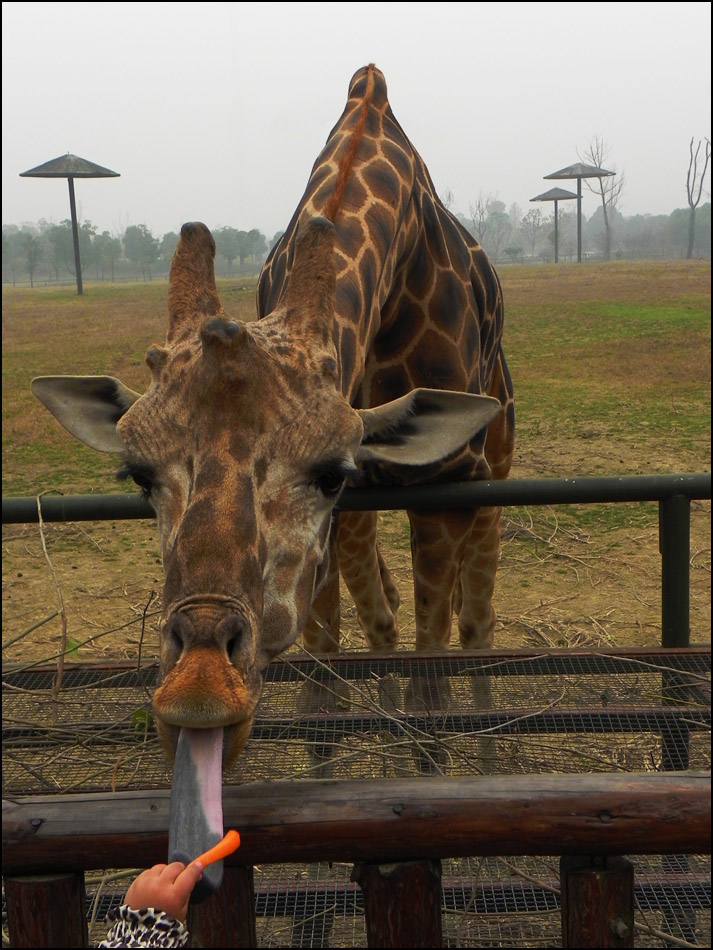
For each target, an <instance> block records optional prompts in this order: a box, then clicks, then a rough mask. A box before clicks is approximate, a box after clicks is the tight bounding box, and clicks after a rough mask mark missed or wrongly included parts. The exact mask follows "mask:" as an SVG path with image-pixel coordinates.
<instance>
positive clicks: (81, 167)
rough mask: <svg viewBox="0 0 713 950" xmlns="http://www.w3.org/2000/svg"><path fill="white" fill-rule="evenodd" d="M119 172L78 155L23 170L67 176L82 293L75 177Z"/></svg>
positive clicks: (110, 175)
mask: <svg viewBox="0 0 713 950" xmlns="http://www.w3.org/2000/svg"><path fill="white" fill-rule="evenodd" d="M118 177H119V172H113V171H112V170H111V169H110V168H104V167H103V166H102V165H96V164H95V163H94V162H90V161H88V160H87V159H86V158H79V156H78V155H70V154H69V152H67V154H66V155H60V157H59V158H52V159H50V161H49V162H45V163H44V165H38V166H37V167H36V168H31V169H30V170H29V171H26V172H21V173H20V178H66V179H67V181H68V182H69V208H70V212H71V215H72V237H73V239H74V267H75V270H76V272H77V293H78V294H82V293H84V290H83V288H82V262H81V260H80V258H79V227H78V226H77V206H76V202H75V200H74V179H75V178H118Z"/></svg>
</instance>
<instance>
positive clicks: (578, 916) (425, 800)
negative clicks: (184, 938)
mask: <svg viewBox="0 0 713 950" xmlns="http://www.w3.org/2000/svg"><path fill="white" fill-rule="evenodd" d="M169 797H170V796H169V792H168V791H166V790H158V791H153V792H145V791H142V792H116V793H109V792H107V793H93V794H82V795H42V796H39V795H36V796H26V797H23V798H22V799H19V800H17V801H3V873H4V875H5V883H6V899H7V908H8V918H9V920H10V926H11V945H12V946H15V947H30V946H32V947H49V946H63V947H67V946H86V940H87V937H86V923H85V922H84V918H83V914H82V913H81V912H80V911H81V908H80V906H79V905H80V903H81V902H82V901H83V897H84V887H83V872H84V871H86V870H91V869H96V868H106V867H136V866H142V867H143V866H145V867H148V866H150V865H152V864H155V863H158V862H159V861H161V860H163V859H164V858H165V854H166V850H167V847H168V841H167V834H166V828H167V826H168V808H169ZM224 818H225V826H226V827H235V828H238V829H240V833H241V839H242V844H241V848H240V850H239V851H238V852H237V853H236V854H235V855H233V856H232V857H231V858H229V859H228V860H227V862H226V864H227V865H228V867H227V868H226V879H225V883H224V886H223V887H222V888H221V889H220V890H219V892H218V893H217V894H215V895H214V896H213V897H211V898H210V899H209V901H207V902H206V903H205V904H201V905H198V906H197V907H195V908H193V910H192V914H191V917H190V919H189V925H190V927H191V928H192V930H193V932H194V933H196V935H198V936H199V939H200V941H201V943H202V945H203V946H213V947H231V946H255V921H254V914H253V910H252V909H253V908H254V906H255V905H254V893H253V889H252V888H253V885H252V866H253V865H255V864H266V863H284V862H290V861H298V862H309V861H347V862H353V863H354V864H355V869H354V874H353V879H354V880H355V881H357V882H358V883H359V885H360V887H361V888H362V893H363V899H364V911H365V922H366V930H367V940H368V945H369V946H381V947H401V946H409V947H416V946H419V947H433V946H442V945H443V944H442V942H439V940H440V939H441V937H440V918H439V915H438V914H437V913H436V911H435V910H434V907H436V908H438V907H440V860H439V859H440V858H446V857H465V856H480V855H537V854H545V855H553V854H559V855H563V856H565V858H563V863H562V865H561V868H562V874H563V875H564V880H565V881H566V884H564V885H563V901H562V915H563V929H562V933H563V936H564V939H565V944H564V945H565V946H597V947H609V946H617V947H622V946H633V943H632V942H631V939H632V934H633V883H632V880H633V879H632V876H631V875H632V872H631V869H630V866H629V865H628V862H626V861H622V860H620V857H619V856H620V855H622V854H667V853H677V854H687V853H691V854H707V853H710V840H711V839H710V775H709V774H708V773H698V772H672V773H649V772H647V773H627V774H613V775H611V774H609V775H602V774H579V775H507V776H477V777H469V778H433V777H429V778H427V779H426V778H424V779H421V778H411V779H396V780H394V779H389V780H346V781H329V780H319V781H298V782H270V783H256V784H252V785H244V786H231V787H227V788H226V789H225V790H224ZM583 856H584V857H583ZM568 857H571V860H569V859H568ZM604 858H606V859H607V860H603V859H604ZM610 859H616V860H610ZM33 875H34V876H33ZM60 893H61V894H63V895H64V898H63V899H64V900H67V901H70V903H71V904H72V906H71V908H68V907H66V906H63V905H62V906H58V904H57V902H56V897H57V895H58V894H60ZM583 894H585V895H589V897H587V900H586V913H583V905H582V895H583ZM51 895H54V898H55V901H54V902H53V900H52V897H51ZM567 895H569V896H571V897H572V900H569V899H567ZM575 895H576V896H575ZM622 895H623V896H622ZM414 902H415V904H414ZM75 905H76V906H75ZM82 906H83V905H82ZM413 906H417V907H419V908H421V912H422V913H421V914H420V916H419V915H417V916H418V919H419V920H420V923H419V924H418V926H415V924H414V921H415V919H416V917H415V916H414V914H413V913H409V911H408V908H409V907H413ZM38 910H41V911H42V914H43V916H42V915H38ZM57 914H59V915H63V922H62V923H60V922H58V921H57V920H56V919H55V917H56V915H57ZM612 915H614V916H612ZM39 921H44V923H45V925H44V927H43V926H40V923H39ZM72 921H73V923H71V922H72ZM68 922H70V923H68ZM70 924H71V928H73V929H71V932H68V931H67V927H68V926H70ZM58 941H59V942H58ZM68 941H69V942H68Z"/></svg>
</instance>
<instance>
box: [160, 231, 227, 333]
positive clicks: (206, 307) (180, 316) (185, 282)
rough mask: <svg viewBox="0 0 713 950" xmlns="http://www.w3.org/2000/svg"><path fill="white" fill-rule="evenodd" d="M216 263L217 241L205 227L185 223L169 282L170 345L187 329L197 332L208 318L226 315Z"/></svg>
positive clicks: (172, 262) (174, 256)
mask: <svg viewBox="0 0 713 950" xmlns="http://www.w3.org/2000/svg"><path fill="white" fill-rule="evenodd" d="M214 261H215V241H214V240H213V235H212V234H211V233H210V231H209V230H208V228H207V227H206V226H205V224H200V223H190V224H184V225H183V227H182V228H181V237H180V239H179V241H178V247H177V248H176V251H175V253H174V255H173V260H172V261H171V274H170V276H169V279H168V321H169V322H168V334H167V337H166V339H167V341H168V342H169V343H170V342H171V341H172V340H175V339H176V337H177V336H179V335H180V334H181V333H182V332H183V331H184V330H185V329H186V328H187V327H195V328H196V329H197V328H198V327H199V326H200V325H201V324H202V323H204V322H205V319H206V316H215V315H216V314H218V313H221V312H222V310H223V306H222V304H221V302H220V297H219V296H218V289H217V287H216V285H215V266H214Z"/></svg>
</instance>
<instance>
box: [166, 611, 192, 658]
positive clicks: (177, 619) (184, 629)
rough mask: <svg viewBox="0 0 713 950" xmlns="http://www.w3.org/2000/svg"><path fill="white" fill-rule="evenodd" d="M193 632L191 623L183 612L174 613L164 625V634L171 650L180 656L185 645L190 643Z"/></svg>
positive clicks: (177, 656)
mask: <svg viewBox="0 0 713 950" xmlns="http://www.w3.org/2000/svg"><path fill="white" fill-rule="evenodd" d="M193 633H194V629H193V624H192V623H191V621H190V620H189V619H188V617H186V615H185V614H181V613H178V614H174V615H173V617H171V619H170V620H169V622H168V624H167V626H166V635H167V637H168V642H169V645H170V647H171V650H172V651H173V652H174V653H175V654H176V658H177V659H178V658H180V656H181V655H182V653H183V651H184V650H185V649H186V647H188V646H190V644H191V636H192V634H193Z"/></svg>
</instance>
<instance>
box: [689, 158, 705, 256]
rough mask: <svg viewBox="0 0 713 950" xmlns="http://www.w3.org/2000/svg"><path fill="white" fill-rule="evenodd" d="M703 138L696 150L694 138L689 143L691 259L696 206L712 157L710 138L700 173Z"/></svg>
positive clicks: (694, 234) (694, 236) (694, 233)
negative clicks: (699, 161) (699, 158)
mask: <svg viewBox="0 0 713 950" xmlns="http://www.w3.org/2000/svg"><path fill="white" fill-rule="evenodd" d="M701 144H702V143H701V140H700V139H699V140H698V145H697V146H696V151H695V152H694V151H693V139H691V144H690V145H689V147H688V148H689V152H690V155H691V157H690V159H689V162H688V175H687V176H686V195H687V196H688V207H689V208H690V214H689V218H688V250H687V252H686V258H687V259H688V260H690V259H691V258H692V257H693V245H694V243H695V240H696V208H697V207H698V202H699V201H700V200H701V194H702V192H703V182H704V180H705V177H706V172H707V171H708V162H709V160H710V157H711V143H710V140H709V139H706V153H705V156H704V162H703V171H702V172H701V173H700V176H699V174H698V155H699V153H700V151H701Z"/></svg>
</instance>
